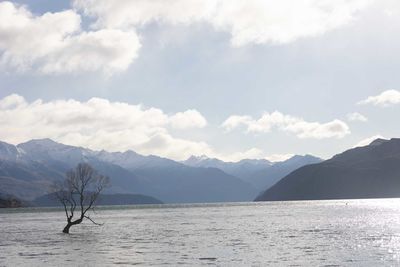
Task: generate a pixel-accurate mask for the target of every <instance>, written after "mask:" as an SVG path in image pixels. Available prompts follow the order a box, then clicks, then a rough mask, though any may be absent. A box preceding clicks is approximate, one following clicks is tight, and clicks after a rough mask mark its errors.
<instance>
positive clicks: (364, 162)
mask: <svg viewBox="0 0 400 267" xmlns="http://www.w3.org/2000/svg"><path fill="white" fill-rule="evenodd" d="M384 197H400V139H396V138H393V139H390V140H384V139H377V140H375V141H373V142H372V143H371V144H370V145H368V146H364V147H356V148H353V149H350V150H347V151H345V152H343V153H341V154H338V155H336V156H334V157H333V158H331V159H329V160H326V161H324V162H321V163H317V164H311V165H307V166H304V167H301V168H299V169H297V170H295V171H294V172H292V173H290V174H289V175H287V176H286V177H284V178H283V179H281V180H280V181H279V182H277V183H276V184H275V185H274V186H272V187H270V188H269V189H267V190H266V191H265V192H264V193H262V194H261V195H260V196H258V197H257V198H256V201H276V200H315V199H352V198H384Z"/></svg>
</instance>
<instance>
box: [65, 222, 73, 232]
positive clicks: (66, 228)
mask: <svg viewBox="0 0 400 267" xmlns="http://www.w3.org/2000/svg"><path fill="white" fill-rule="evenodd" d="M71 226H72V223H68V224H67V225H66V226H65V227H64V230H63V233H64V234H69V228H71Z"/></svg>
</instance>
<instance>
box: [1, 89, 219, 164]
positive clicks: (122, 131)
mask: <svg viewBox="0 0 400 267" xmlns="http://www.w3.org/2000/svg"><path fill="white" fill-rule="evenodd" d="M192 118H194V119H192ZM200 118H201V120H200ZM180 120H181V121H180ZM205 123H206V121H205V119H204V117H203V116H202V115H201V114H200V113H199V112H198V111H195V110H189V111H186V112H180V113H177V114H172V115H167V114H165V113H164V112H163V111H162V110H160V109H157V108H145V107H143V106H141V105H131V104H127V103H121V102H110V101H108V100H106V99H101V98H91V99H90V100H88V101H86V102H80V101H76V100H72V99H70V100H56V101H49V102H44V101H42V100H40V99H39V100H36V101H33V102H30V103H29V102H27V101H26V100H25V99H24V98H23V97H21V96H19V95H15V94H14V95H10V96H8V97H5V98H3V99H0V125H2V127H1V131H0V140H3V141H6V142H10V143H14V144H17V143H20V142H23V141H27V140H29V139H33V138H52V139H54V140H56V141H60V142H62V143H66V144H70V145H78V146H83V147H88V148H91V149H106V150H109V151H124V150H127V149H133V150H135V151H137V152H139V153H143V154H146V155H147V154H157V155H160V156H165V157H170V158H174V159H184V158H187V157H188V156H190V155H192V154H194V155H201V154H212V153H214V152H213V150H212V149H211V148H210V147H209V146H208V145H207V144H206V143H205V142H201V141H193V140H186V139H182V138H175V137H173V136H172V135H171V134H170V133H169V132H168V129H169V128H170V127H175V126H176V125H178V126H179V127H181V128H189V127H199V126H201V125H203V124H205Z"/></svg>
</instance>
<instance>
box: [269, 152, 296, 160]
mask: <svg viewBox="0 0 400 267" xmlns="http://www.w3.org/2000/svg"><path fill="white" fill-rule="evenodd" d="M293 156H294V154H272V155H269V156H266V157H265V159H266V160H269V161H271V162H282V161H285V160H288V159H290V158H291V157H293Z"/></svg>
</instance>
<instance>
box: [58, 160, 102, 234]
mask: <svg viewBox="0 0 400 267" xmlns="http://www.w3.org/2000/svg"><path fill="white" fill-rule="evenodd" d="M108 184H109V179H108V177H107V176H104V175H100V174H98V173H97V172H96V170H94V169H93V168H92V167H91V166H90V165H89V164H87V163H80V164H78V166H76V168H75V169H72V170H70V171H68V172H67V173H66V179H65V181H64V182H63V183H60V184H58V185H56V186H55V196H56V198H57V199H58V201H59V202H60V203H61V204H62V205H63V206H64V211H65V215H66V217H67V225H66V226H65V227H64V229H63V233H67V234H68V233H69V229H70V228H71V226H73V225H76V224H80V223H81V222H82V221H83V220H84V219H88V220H89V221H91V222H92V223H94V224H96V225H101V224H99V223H96V222H95V221H94V220H93V219H92V218H90V217H89V215H88V211H90V210H93V209H94V207H95V204H96V200H97V199H98V197H99V195H100V193H101V192H102V191H103V190H104V189H105V188H106V187H107V186H108Z"/></svg>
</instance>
